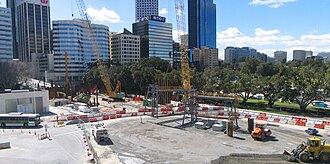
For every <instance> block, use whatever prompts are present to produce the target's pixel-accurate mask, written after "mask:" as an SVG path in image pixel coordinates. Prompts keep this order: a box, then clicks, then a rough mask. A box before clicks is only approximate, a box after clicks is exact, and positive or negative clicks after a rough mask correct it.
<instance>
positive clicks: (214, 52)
mask: <svg viewBox="0 0 330 164" xmlns="http://www.w3.org/2000/svg"><path fill="white" fill-rule="evenodd" d="M192 53H193V61H194V65H198V66H200V67H201V68H207V67H216V66H218V65H219V59H218V53H219V51H218V49H217V48H208V47H202V48H194V49H193V51H192Z"/></svg>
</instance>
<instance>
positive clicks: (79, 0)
mask: <svg viewBox="0 0 330 164" xmlns="http://www.w3.org/2000/svg"><path fill="white" fill-rule="evenodd" d="M76 2H77V6H78V10H79V13H80V16H81V17H82V18H83V19H84V20H86V21H85V22H86V23H87V27H88V30H87V31H88V37H89V38H90V39H91V40H92V44H93V45H92V46H93V47H92V49H93V55H96V58H97V61H96V63H97V68H98V70H99V72H100V76H101V79H102V82H103V84H104V86H105V89H106V90H107V93H108V96H109V97H111V98H122V96H123V94H120V93H119V92H120V88H121V87H120V86H119V87H118V85H121V83H120V82H117V87H116V90H115V91H114V90H113V87H112V85H111V82H110V77H109V74H108V71H107V70H106V68H105V65H104V63H103V61H102V60H100V48H99V46H98V44H97V43H96V41H95V38H94V35H93V27H92V24H91V22H90V19H89V16H88V15H87V13H86V6H85V3H84V1H83V0H76ZM117 88H118V89H117Z"/></svg>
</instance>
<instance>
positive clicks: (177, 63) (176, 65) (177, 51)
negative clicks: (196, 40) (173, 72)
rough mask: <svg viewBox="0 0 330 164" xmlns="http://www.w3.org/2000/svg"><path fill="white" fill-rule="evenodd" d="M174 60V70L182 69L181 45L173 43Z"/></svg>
mask: <svg viewBox="0 0 330 164" xmlns="http://www.w3.org/2000/svg"><path fill="white" fill-rule="evenodd" d="M171 55H172V58H173V65H172V66H173V68H174V69H180V68H181V53H180V43H177V42H174V41H173V53H172V54H171Z"/></svg>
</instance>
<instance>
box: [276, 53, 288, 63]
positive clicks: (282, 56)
mask: <svg viewBox="0 0 330 164" xmlns="http://www.w3.org/2000/svg"><path fill="white" fill-rule="evenodd" d="M287 56H288V53H287V52H286V51H275V52H274V58H275V62H277V63H286V61H287Z"/></svg>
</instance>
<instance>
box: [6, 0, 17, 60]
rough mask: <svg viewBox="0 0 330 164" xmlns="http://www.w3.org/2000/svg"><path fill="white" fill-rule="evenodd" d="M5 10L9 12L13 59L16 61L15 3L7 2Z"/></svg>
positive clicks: (12, 1) (12, 0) (9, 0)
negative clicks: (8, 9)
mask: <svg viewBox="0 0 330 164" xmlns="http://www.w3.org/2000/svg"><path fill="white" fill-rule="evenodd" d="M7 8H10V10H11V23H12V26H11V27H12V34H13V37H12V42H13V58H14V59H18V52H17V40H18V39H17V36H16V21H15V20H16V19H15V18H16V14H15V13H16V9H15V1H14V0H7Z"/></svg>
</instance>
